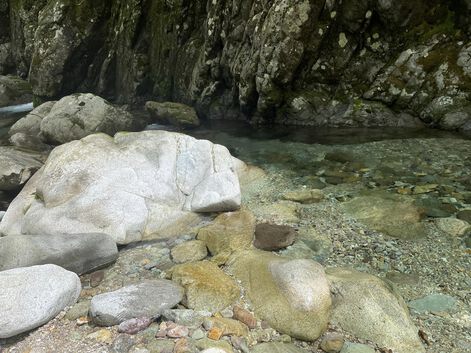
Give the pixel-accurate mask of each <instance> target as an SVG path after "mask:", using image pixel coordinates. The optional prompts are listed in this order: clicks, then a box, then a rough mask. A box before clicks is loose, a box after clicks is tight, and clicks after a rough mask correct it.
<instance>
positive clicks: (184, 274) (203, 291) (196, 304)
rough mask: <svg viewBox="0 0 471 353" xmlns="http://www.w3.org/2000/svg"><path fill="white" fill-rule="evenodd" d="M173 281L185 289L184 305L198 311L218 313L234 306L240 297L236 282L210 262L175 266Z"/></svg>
mask: <svg viewBox="0 0 471 353" xmlns="http://www.w3.org/2000/svg"><path fill="white" fill-rule="evenodd" d="M172 280H173V281H175V282H177V283H180V284H181V285H182V286H184V287H185V298H184V300H183V303H184V304H185V305H186V306H187V307H188V308H190V309H193V310H197V311H209V312H211V313H216V312H218V311H220V310H222V309H225V308H226V307H228V306H229V305H231V304H233V303H234V302H235V301H236V300H237V299H238V298H239V295H240V291H239V288H238V287H237V284H236V283H235V282H234V280H233V279H231V278H230V277H229V276H228V275H226V274H225V273H224V272H223V271H222V270H221V269H220V268H219V267H218V266H217V265H215V264H214V263H212V262H209V261H200V262H192V263H189V264H184V265H177V266H175V267H174V268H173V269H172Z"/></svg>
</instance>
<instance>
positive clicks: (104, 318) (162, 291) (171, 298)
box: [90, 280, 184, 326]
mask: <svg viewBox="0 0 471 353" xmlns="http://www.w3.org/2000/svg"><path fill="white" fill-rule="evenodd" d="M183 293H184V290H183V288H182V287H180V286H179V285H178V284H176V283H173V282H171V281H167V280H152V281H146V282H142V283H139V284H135V285H131V286H127V287H123V288H121V289H118V290H116V291H114V292H109V293H104V294H99V295H97V296H95V297H93V299H92V301H91V305H90V316H91V317H92V320H93V322H95V323H96V324H98V325H101V326H113V325H118V324H120V323H121V322H123V321H126V320H129V319H133V318H139V317H152V318H156V317H158V316H160V314H161V313H162V312H163V311H164V310H166V309H170V308H173V307H174V306H175V305H177V304H178V303H179V302H180V301H181V300H182V299H183Z"/></svg>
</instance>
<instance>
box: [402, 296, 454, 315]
mask: <svg viewBox="0 0 471 353" xmlns="http://www.w3.org/2000/svg"><path fill="white" fill-rule="evenodd" d="M456 302H457V300H456V299H455V298H453V297H452V296H450V295H446V294H430V295H427V296H425V297H423V298H420V299H416V300H412V301H410V302H409V303H408V304H407V305H408V306H409V308H411V309H412V310H414V311H415V312H417V313H425V312H449V311H451V310H452V309H453V308H454V307H455V305H456Z"/></svg>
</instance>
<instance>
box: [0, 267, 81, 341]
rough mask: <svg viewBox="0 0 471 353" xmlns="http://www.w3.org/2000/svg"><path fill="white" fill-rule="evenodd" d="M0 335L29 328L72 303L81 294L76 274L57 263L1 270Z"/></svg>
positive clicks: (3, 335)
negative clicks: (0, 312)
mask: <svg viewBox="0 0 471 353" xmlns="http://www.w3.org/2000/svg"><path fill="white" fill-rule="evenodd" d="M0 288H1V295H0V307H1V308H2V315H0V338H9V337H13V336H16V335H18V334H20V333H23V332H26V331H29V330H31V329H34V328H36V327H38V326H41V325H43V324H45V323H47V322H48V321H49V320H51V319H53V318H54V317H55V316H56V315H57V314H59V312H61V311H62V310H63V309H64V308H65V307H67V306H70V305H72V304H74V303H75V302H76V301H77V299H78V297H79V294H80V290H81V288H82V287H81V285H80V279H79V278H78V276H77V275H76V274H75V273H73V272H69V271H67V270H64V269H63V268H61V267H59V266H56V265H42V266H33V267H23V268H16V269H12V270H8V271H2V272H0Z"/></svg>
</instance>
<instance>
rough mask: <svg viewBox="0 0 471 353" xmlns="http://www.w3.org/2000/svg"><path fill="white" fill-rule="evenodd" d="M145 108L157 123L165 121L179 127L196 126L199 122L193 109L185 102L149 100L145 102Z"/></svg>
mask: <svg viewBox="0 0 471 353" xmlns="http://www.w3.org/2000/svg"><path fill="white" fill-rule="evenodd" d="M146 110H147V111H148V112H149V114H150V116H151V118H152V119H153V120H155V121H157V122H159V123H167V124H172V125H176V126H181V127H196V126H199V124H200V121H199V119H198V115H197V114H196V111H195V109H194V108H192V107H189V106H187V105H185V104H181V103H174V102H165V103H158V102H152V101H149V102H147V103H146Z"/></svg>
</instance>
